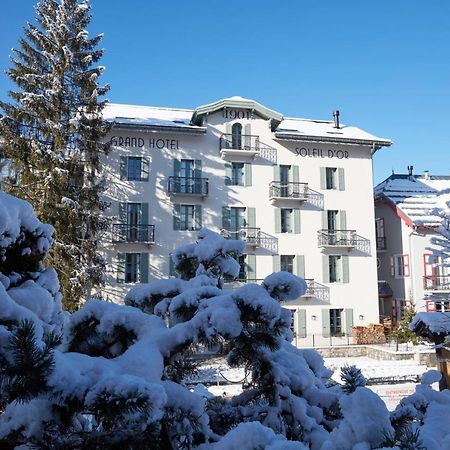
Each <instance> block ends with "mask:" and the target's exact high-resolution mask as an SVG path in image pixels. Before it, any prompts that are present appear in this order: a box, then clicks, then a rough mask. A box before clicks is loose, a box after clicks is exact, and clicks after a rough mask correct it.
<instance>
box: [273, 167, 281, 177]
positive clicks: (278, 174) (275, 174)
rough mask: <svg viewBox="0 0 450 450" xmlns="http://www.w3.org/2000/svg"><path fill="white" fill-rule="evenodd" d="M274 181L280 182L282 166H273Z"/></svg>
mask: <svg viewBox="0 0 450 450" xmlns="http://www.w3.org/2000/svg"><path fill="white" fill-rule="evenodd" d="M273 181H280V166H279V165H278V164H277V165H276V166H273Z"/></svg>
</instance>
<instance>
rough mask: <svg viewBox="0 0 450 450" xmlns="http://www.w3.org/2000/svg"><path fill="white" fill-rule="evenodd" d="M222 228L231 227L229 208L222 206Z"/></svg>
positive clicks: (227, 228)
mask: <svg viewBox="0 0 450 450" xmlns="http://www.w3.org/2000/svg"><path fill="white" fill-rule="evenodd" d="M222 228H224V229H225V230H229V229H230V228H231V208H230V207H229V206H222Z"/></svg>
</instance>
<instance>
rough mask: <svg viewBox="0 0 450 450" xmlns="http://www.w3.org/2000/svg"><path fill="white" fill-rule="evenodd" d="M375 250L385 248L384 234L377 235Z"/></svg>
mask: <svg viewBox="0 0 450 450" xmlns="http://www.w3.org/2000/svg"><path fill="white" fill-rule="evenodd" d="M377 250H386V236H377Z"/></svg>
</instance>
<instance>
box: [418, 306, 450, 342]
mask: <svg viewBox="0 0 450 450" xmlns="http://www.w3.org/2000/svg"><path fill="white" fill-rule="evenodd" d="M409 328H410V330H412V331H414V332H415V333H417V334H418V335H419V336H422V337H424V338H426V339H428V340H430V341H432V342H435V343H442V342H444V341H445V338H446V337H447V336H449V335H450V313H449V312H420V313H417V314H416V315H415V316H414V319H413V320H412V322H411V324H410V325H409Z"/></svg>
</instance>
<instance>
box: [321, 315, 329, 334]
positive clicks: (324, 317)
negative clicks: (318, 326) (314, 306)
mask: <svg viewBox="0 0 450 450" xmlns="http://www.w3.org/2000/svg"><path fill="white" fill-rule="evenodd" d="M322 335H323V337H330V310H329V309H322Z"/></svg>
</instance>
